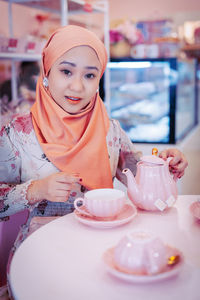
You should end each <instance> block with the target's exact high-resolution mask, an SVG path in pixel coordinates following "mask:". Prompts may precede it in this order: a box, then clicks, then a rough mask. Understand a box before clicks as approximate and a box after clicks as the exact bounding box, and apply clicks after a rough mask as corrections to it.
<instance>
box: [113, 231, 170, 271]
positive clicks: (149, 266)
mask: <svg viewBox="0 0 200 300" xmlns="http://www.w3.org/2000/svg"><path fill="white" fill-rule="evenodd" d="M114 263H115V266H116V267H117V269H119V270H120V271H122V272H125V273H130V274H136V275H153V274H157V273H160V272H162V271H163V270H164V269H165V267H166V264H167V249H166V246H165V244H164V243H163V242H162V240H161V239H160V238H158V237H155V236H154V235H152V234H150V233H147V232H132V233H130V234H127V235H125V236H124V237H123V238H122V239H121V240H120V241H119V242H118V244H117V245H116V246H115V248H114Z"/></svg>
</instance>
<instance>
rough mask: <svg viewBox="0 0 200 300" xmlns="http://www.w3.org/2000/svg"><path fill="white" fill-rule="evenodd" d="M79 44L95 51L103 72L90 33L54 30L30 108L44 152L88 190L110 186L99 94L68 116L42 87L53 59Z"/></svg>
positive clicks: (101, 52) (99, 47)
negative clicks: (77, 176) (84, 106)
mask: <svg viewBox="0 0 200 300" xmlns="http://www.w3.org/2000/svg"><path fill="white" fill-rule="evenodd" d="M82 45H87V46H90V47H91V48H93V49H94V50H95V52H96V54H97V56H98V58H99V61H100V64H101V66H102V74H103V72H104V70H105V68H106V63H107V54H106V49H105V47H104V45H103V43H102V42H101V41H100V39H99V38H98V37H97V36H96V35H95V34H94V33H92V32H90V31H88V30H87V29H84V28H83V27H79V26H75V25H68V26H65V27H61V28H59V29H58V30H56V31H55V32H54V33H53V34H52V36H51V37H50V39H49V40H48V42H47V44H46V46H45V47H44V49H43V53H42V55H43V60H42V63H43V64H42V74H41V75H40V77H39V79H38V83H37V90H36V101H35V103H34V105H33V107H32V109H31V113H32V121H33V126H34V130H35V133H36V136H37V139H38V141H39V143H40V146H41V147H42V149H43V151H44V153H45V154H46V156H47V158H48V159H49V160H50V161H51V162H52V163H53V164H54V165H55V166H56V167H57V168H58V169H59V170H61V171H65V172H67V173H68V174H73V173H79V174H80V177H81V178H82V179H83V185H84V186H85V187H87V188H88V189H95V188H111V187H113V184H112V174H111V169H110V162H109V157H108V150H107V144H106V135H107V132H108V130H109V118H108V115H107V112H106V109H105V106H104V104H103V102H102V100H101V98H100V96H99V93H97V94H96V95H95V96H94V97H93V99H91V102H90V104H89V105H88V106H87V108H86V109H85V110H83V111H81V112H80V113H78V114H74V115H72V114H69V113H67V112H66V111H64V110H63V109H62V108H61V107H60V106H59V105H58V104H57V103H56V102H55V101H54V100H53V98H52V97H51V94H50V93H49V92H48V88H45V87H44V86H43V78H44V77H45V76H47V75H48V72H49V70H50V69H51V66H52V65H53V64H54V62H55V61H56V60H57V59H58V58H59V57H60V56H62V55H63V54H64V53H65V52H67V51H68V50H70V49H71V48H73V47H76V46H82ZM83 59H84V58H83ZM102 74H101V75H102Z"/></svg>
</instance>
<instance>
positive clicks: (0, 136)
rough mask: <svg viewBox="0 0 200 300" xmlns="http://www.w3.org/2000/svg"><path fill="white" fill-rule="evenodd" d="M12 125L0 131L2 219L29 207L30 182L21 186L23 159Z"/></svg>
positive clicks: (0, 202) (0, 212) (0, 215)
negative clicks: (28, 192) (28, 191)
mask: <svg viewBox="0 0 200 300" xmlns="http://www.w3.org/2000/svg"><path fill="white" fill-rule="evenodd" d="M19 153H20V152H19V150H18V143H17V141H16V140H15V136H14V132H13V128H12V125H11V124H9V125H6V126H4V127H3V128H2V130H1V131H0V218H3V217H6V216H9V215H12V214H14V213H16V212H19V211H20V210H24V209H25V208H27V207H28V201H27V199H26V192H27V188H28V186H29V184H30V183H31V180H30V181H27V182H26V183H22V184H21V178H20V173H21V172H20V170H21V158H20V154H19Z"/></svg>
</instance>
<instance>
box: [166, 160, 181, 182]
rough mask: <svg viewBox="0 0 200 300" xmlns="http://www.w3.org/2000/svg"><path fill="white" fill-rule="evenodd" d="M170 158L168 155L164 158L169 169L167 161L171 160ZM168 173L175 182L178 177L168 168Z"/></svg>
mask: <svg viewBox="0 0 200 300" xmlns="http://www.w3.org/2000/svg"><path fill="white" fill-rule="evenodd" d="M171 159H172V157H168V158H167V160H166V164H167V167H168V169H169V162H170V161H171ZM169 174H170V176H171V177H172V179H173V180H174V181H175V182H177V180H178V178H177V177H174V174H173V173H172V172H170V170H169Z"/></svg>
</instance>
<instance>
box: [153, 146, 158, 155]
mask: <svg viewBox="0 0 200 300" xmlns="http://www.w3.org/2000/svg"><path fill="white" fill-rule="evenodd" d="M157 154H158V149H157V148H153V149H152V155H156V156H157Z"/></svg>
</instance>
